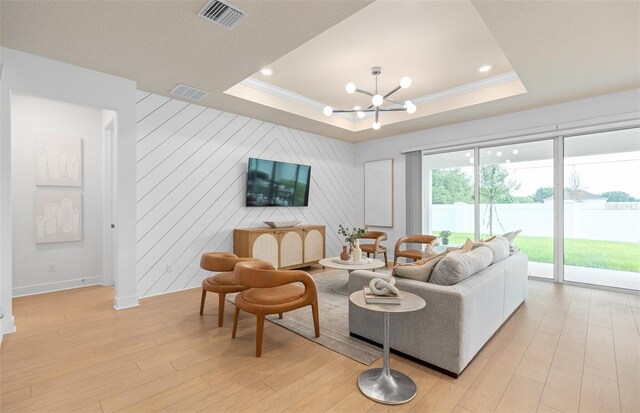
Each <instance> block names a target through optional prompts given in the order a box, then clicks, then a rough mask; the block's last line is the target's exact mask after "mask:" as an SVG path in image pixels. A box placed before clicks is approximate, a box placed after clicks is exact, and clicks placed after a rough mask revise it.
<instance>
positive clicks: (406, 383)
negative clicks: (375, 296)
mask: <svg viewBox="0 0 640 413" xmlns="http://www.w3.org/2000/svg"><path fill="white" fill-rule="evenodd" d="M400 297H402V303H401V304H367V303H366V302H365V300H364V294H363V293H362V291H356V292H354V293H352V294H351V295H350V296H349V300H351V302H352V303H353V304H355V305H357V306H358V307H362V308H364V309H367V310H370V311H379V312H382V314H383V315H384V346H383V356H382V368H375V369H370V370H367V371H365V372H363V373H362V374H361V375H360V377H358V388H359V389H360V391H361V392H362V394H364V395H365V396H367V397H368V398H370V399H371V400H374V401H376V402H379V403H384V404H402V403H406V402H408V401H410V400H411V399H413V398H414V397H415V396H416V384H415V383H414V382H413V380H411V378H410V377H409V376H407V375H406V374H404V373H401V372H399V371H397V370H391V369H390V368H389V314H390V313H406V312H410V311H417V310H420V309H421V308H424V306H425V305H426V303H425V301H424V299H422V298H421V297H419V296H417V295H415V294H411V293H407V292H404V291H400Z"/></svg>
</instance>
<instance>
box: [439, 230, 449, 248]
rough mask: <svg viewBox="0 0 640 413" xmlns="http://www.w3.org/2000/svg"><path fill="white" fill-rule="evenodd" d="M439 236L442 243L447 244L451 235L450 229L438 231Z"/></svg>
mask: <svg viewBox="0 0 640 413" xmlns="http://www.w3.org/2000/svg"><path fill="white" fill-rule="evenodd" d="M439 236H440V239H441V240H442V245H449V237H450V236H451V231H440V235H439Z"/></svg>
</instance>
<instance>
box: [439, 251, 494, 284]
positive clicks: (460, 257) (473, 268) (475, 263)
mask: <svg viewBox="0 0 640 413" xmlns="http://www.w3.org/2000/svg"><path fill="white" fill-rule="evenodd" d="M492 258H493V253H492V252H491V250H490V249H489V248H486V247H479V248H476V249H474V250H471V251H469V252H466V253H460V254H447V255H446V256H445V257H444V258H442V259H441V260H440V262H439V263H438V264H437V265H436V267H435V268H434V269H433V271H432V272H431V277H429V283H431V284H438V285H454V284H457V283H459V282H460V281H462V280H464V279H467V278H469V277H471V276H472V275H473V274H475V273H477V272H479V271H482V270H484V269H485V268H487V267H488V266H489V265H490V264H491V260H492Z"/></svg>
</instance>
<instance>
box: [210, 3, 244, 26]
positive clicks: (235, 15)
mask: <svg viewBox="0 0 640 413" xmlns="http://www.w3.org/2000/svg"><path fill="white" fill-rule="evenodd" d="M198 16H200V17H203V18H205V19H207V20H211V21H212V22H214V23H217V24H219V25H220V26H222V27H224V28H227V29H233V28H234V27H236V25H237V24H238V23H240V20H242V19H244V18H245V17H246V16H247V13H245V12H243V11H242V10H240V9H238V8H237V7H233V6H230V5H229V4H227V3H225V2H223V1H220V0H209V1H208V2H207V4H205V5H204V7H203V8H202V9H201V10H200V12H199V13H198Z"/></svg>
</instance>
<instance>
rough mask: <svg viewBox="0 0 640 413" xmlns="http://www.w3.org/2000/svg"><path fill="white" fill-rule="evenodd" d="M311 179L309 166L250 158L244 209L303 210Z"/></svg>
mask: <svg viewBox="0 0 640 413" xmlns="http://www.w3.org/2000/svg"><path fill="white" fill-rule="evenodd" d="M310 179H311V167H310V166H309V165H299V164H295V163H288V162H277V161H269V160H267V159H255V158H249V171H248V173H247V206H282V207H302V206H305V207H306V206H308V204H309V181H310Z"/></svg>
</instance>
